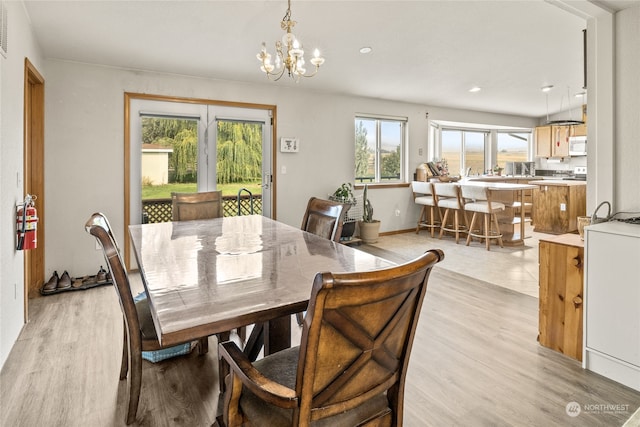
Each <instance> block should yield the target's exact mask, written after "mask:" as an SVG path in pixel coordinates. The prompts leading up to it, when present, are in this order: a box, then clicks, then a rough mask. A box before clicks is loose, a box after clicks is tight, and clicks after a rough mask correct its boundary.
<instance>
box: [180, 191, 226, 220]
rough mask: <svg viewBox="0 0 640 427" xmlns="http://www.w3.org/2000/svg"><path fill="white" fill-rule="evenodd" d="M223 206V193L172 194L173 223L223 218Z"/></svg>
mask: <svg viewBox="0 0 640 427" xmlns="http://www.w3.org/2000/svg"><path fill="white" fill-rule="evenodd" d="M222 205H223V201H222V191H207V192H204V193H171V219H172V220H173V221H191V220H194V219H209V218H221V217H222V216H223V209H222V208H223V206H222Z"/></svg>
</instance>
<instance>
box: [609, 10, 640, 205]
mask: <svg viewBox="0 0 640 427" xmlns="http://www.w3.org/2000/svg"><path fill="white" fill-rule="evenodd" d="M616 26H617V31H616V86H615V87H616V104H615V129H616V139H615V147H614V151H615V183H614V188H615V195H614V199H613V202H614V207H615V210H616V211H627V212H636V216H637V213H638V212H640V79H638V75H640V3H639V4H638V6H637V7H633V8H629V9H625V10H623V11H621V12H618V13H617V14H616Z"/></svg>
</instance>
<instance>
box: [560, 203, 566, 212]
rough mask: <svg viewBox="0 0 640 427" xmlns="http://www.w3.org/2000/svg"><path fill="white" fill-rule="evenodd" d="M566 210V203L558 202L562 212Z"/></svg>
mask: <svg viewBox="0 0 640 427" xmlns="http://www.w3.org/2000/svg"><path fill="white" fill-rule="evenodd" d="M566 210H567V204H566V203H560V211H561V212H564V211H566Z"/></svg>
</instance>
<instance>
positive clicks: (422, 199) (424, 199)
mask: <svg viewBox="0 0 640 427" xmlns="http://www.w3.org/2000/svg"><path fill="white" fill-rule="evenodd" d="M414 201H415V202H416V204H418V205H425V206H435V205H436V201H435V200H434V198H433V197H432V196H418V197H416V198H415V199H414Z"/></svg>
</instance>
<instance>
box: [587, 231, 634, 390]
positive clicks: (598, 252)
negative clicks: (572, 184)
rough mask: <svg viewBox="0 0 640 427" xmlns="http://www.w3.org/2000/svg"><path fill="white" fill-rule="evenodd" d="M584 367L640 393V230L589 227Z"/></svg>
mask: <svg viewBox="0 0 640 427" xmlns="http://www.w3.org/2000/svg"><path fill="white" fill-rule="evenodd" d="M585 256H586V267H585V277H586V280H585V289H584V292H585V293H584V301H585V307H584V311H585V317H584V342H585V350H584V355H583V359H582V360H583V367H584V368H586V369H589V370H591V371H594V372H597V373H599V374H601V375H603V376H605V377H608V378H611V379H612V380H614V381H617V382H619V383H621V384H624V385H626V386H628V387H631V388H633V389H636V390H640V225H634V224H625V223H621V222H616V221H612V222H606V223H600V224H594V225H591V226H589V227H586V228H585Z"/></svg>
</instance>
